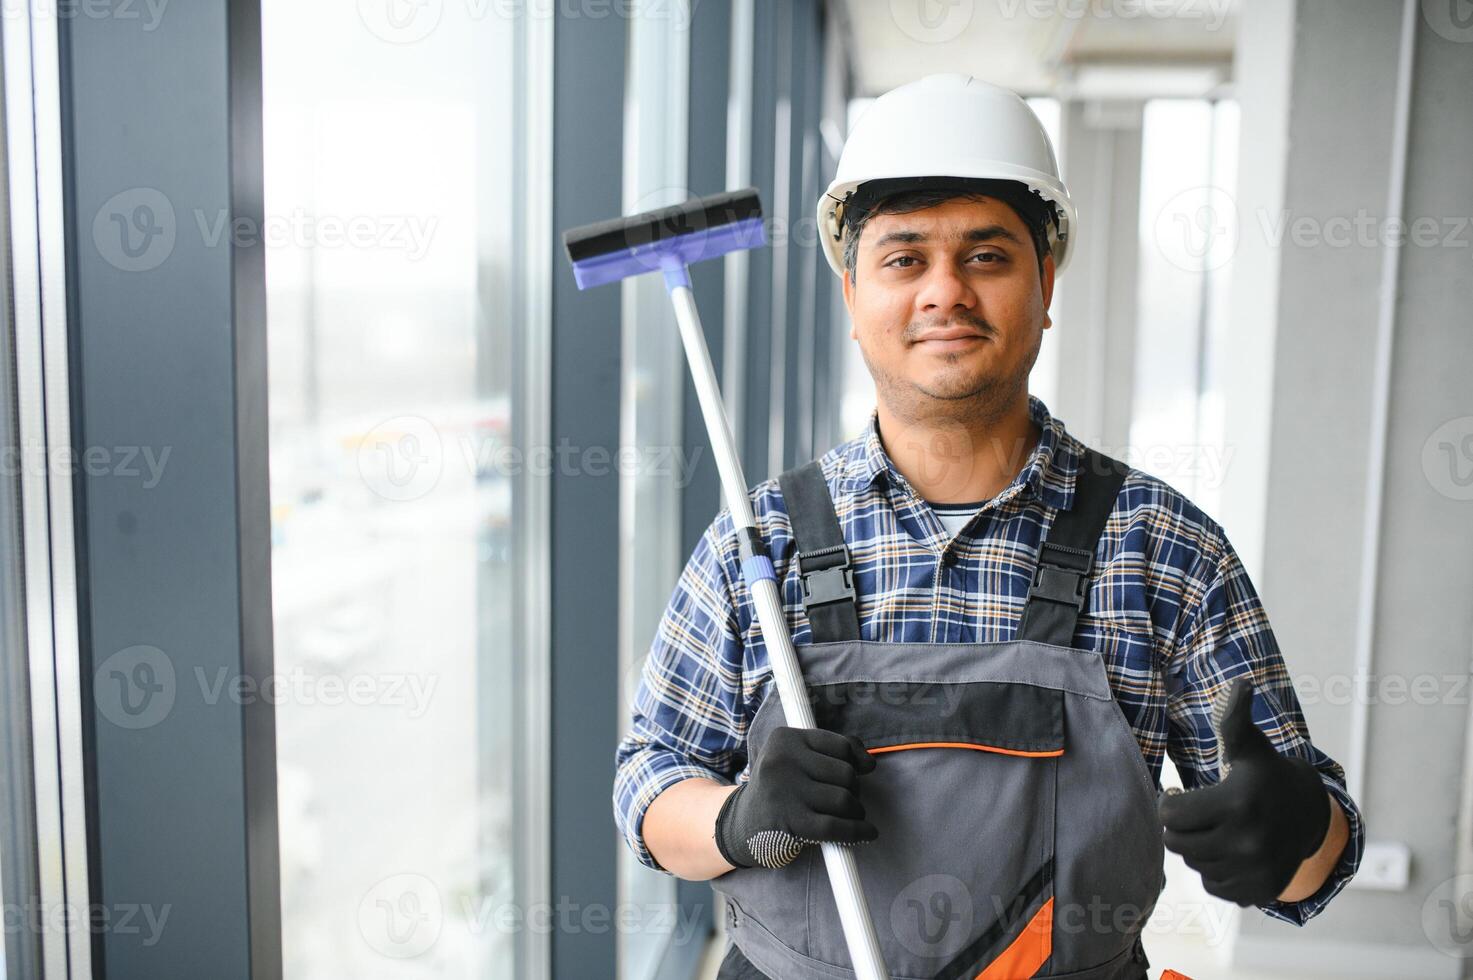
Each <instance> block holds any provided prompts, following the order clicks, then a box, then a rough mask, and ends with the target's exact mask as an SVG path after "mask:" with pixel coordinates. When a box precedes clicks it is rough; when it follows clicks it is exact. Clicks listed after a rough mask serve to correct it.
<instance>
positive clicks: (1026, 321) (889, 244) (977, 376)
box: [844, 197, 1054, 417]
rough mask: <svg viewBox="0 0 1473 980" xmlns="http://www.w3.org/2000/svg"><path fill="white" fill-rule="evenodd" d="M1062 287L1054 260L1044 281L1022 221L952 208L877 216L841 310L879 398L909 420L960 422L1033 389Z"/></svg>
mask: <svg viewBox="0 0 1473 980" xmlns="http://www.w3.org/2000/svg"><path fill="white" fill-rule="evenodd" d="M1053 286H1054V260H1053V257H1052V256H1049V257H1047V258H1045V259H1044V263H1043V270H1042V275H1041V276H1040V271H1039V265H1038V258H1037V255H1036V254H1035V252H1034V247H1033V239H1032V237H1031V236H1030V235H1029V234H1028V229H1027V227H1026V226H1025V225H1024V224H1023V221H1022V219H1021V218H1019V217H1018V214H1017V212H1015V211H1014V210H1013V209H1012V208H1011V207H1010V206H1008V205H1007V204H1004V203H1003V202H1001V201H998V200H996V199H994V198H990V197H989V198H953V199H952V200H949V201H945V202H943V203H941V204H938V205H936V206H934V207H930V208H926V209H925V210H922V211H912V212H910V213H907V214H879V215H875V216H874V217H872V218H870V220H869V221H868V222H867V223H866V224H865V226H864V229H863V231H862V233H861V235H860V239H859V249H858V259H857V262H856V267H855V277H854V278H851V277H849V276H848V275H846V276H845V277H844V302H845V304H846V305H847V306H848V307H849V314H850V317H851V319H852V320H853V327H852V329H851V330H850V336H851V337H853V338H854V339H855V340H857V341H859V346H860V350H861V351H862V352H863V354H864V359H865V362H866V363H867V364H868V365H869V369H870V373H871V374H872V375H874V378H875V384H876V387H877V388H878V391H879V394H880V397H881V399H883V400H885V401H886V402H887V404H889V405H890V407H891V408H892V409H893V410H895V411H897V412H902V413H905V414H907V415H911V416H952V417H955V416H961V415H968V414H973V413H975V412H977V411H979V410H980V411H983V412H986V411H987V410H988V409H996V408H1000V407H1003V406H1004V405H1006V404H1007V403H1008V402H1010V401H1011V400H1012V399H1013V398H1014V397H1016V395H1017V392H1018V391H1019V390H1026V385H1027V378H1028V372H1029V371H1030V370H1031V369H1032V367H1033V362H1034V361H1035V360H1036V359H1037V357H1038V347H1039V343H1040V342H1041V340H1042V337H1043V331H1044V330H1045V329H1047V328H1048V326H1049V325H1050V322H1051V321H1050V320H1049V317H1048V306H1049V301H1050V300H1051V299H1052V297H1053Z"/></svg>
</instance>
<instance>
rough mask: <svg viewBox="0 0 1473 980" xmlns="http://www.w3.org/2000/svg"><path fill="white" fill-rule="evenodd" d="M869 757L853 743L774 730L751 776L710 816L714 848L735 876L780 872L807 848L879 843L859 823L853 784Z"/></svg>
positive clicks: (874, 832) (872, 830)
mask: <svg viewBox="0 0 1473 980" xmlns="http://www.w3.org/2000/svg"><path fill="white" fill-rule="evenodd" d="M874 768H875V760H874V757H873V756H871V755H870V754H869V753H868V752H866V751H865V748H864V743H862V742H861V741H860V740H859V739H857V738H855V737H854V736H853V735H840V734H839V733H838V732H830V731H826V730H824V729H821V728H792V727H789V726H786V725H784V726H781V727H778V728H774V729H773V730H772V734H770V735H768V736H767V741H766V742H765V743H763V746H762V751H761V753H760V754H759V755H758V757H757V762H756V764H755V765H754V766H753V768H752V775H751V778H749V779H748V780H747V781H746V782H745V783H742V784H741V785H740V786H738V787H737V789H736V792H734V793H732V794H731V795H730V796H728V797H727V798H726V802H725V803H723V804H722V806H721V811H720V812H719V813H718V814H717V815H716V847H717V849H718V850H720V851H721V856H722V857H724V858H726V860H727V861H729V862H730V863H732V864H734V865H736V866H737V867H739V868H753V867H763V868H781V867H782V866H783V865H785V864H788V863H790V862H791V861H793V859H794V858H796V857H797V856H798V854H799V853H800V852H801V851H802V850H803V848H804V847H805V846H806V845H808V844H818V843H822V842H826V841H832V842H834V843H839V844H857V843H860V842H863V841H872V840H874V839H875V838H876V837H878V836H879V830H878V829H877V828H876V827H875V825H874V824H872V823H870V822H868V821H867V820H865V819H864V807H863V806H862V805H861V804H860V802H859V776H860V774H861V773H867V772H871V771H873V770H874Z"/></svg>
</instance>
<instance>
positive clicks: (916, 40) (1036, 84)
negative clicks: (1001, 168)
mask: <svg viewBox="0 0 1473 980" xmlns="http://www.w3.org/2000/svg"><path fill="white" fill-rule="evenodd" d="M1240 2H1241V0H840V3H839V4H838V5H837V12H838V13H839V14H840V15H841V19H842V20H843V21H844V25H843V26H844V29H845V32H846V34H847V35H848V37H849V38H850V39H851V43H852V52H851V54H852V56H853V59H854V66H855V82H856V85H857V87H858V91H857V93H856V94H857V95H858V96H860V97H866V96H875V95H879V94H881V93H882V92H885V91H887V90H889V89H891V88H894V87H895V86H897V85H901V84H903V83H905V82H909V81H913V80H915V79H917V78H920V77H921V76H923V75H928V74H931V73H933V72H953V71H954V72H964V73H966V74H969V75H976V76H977V77H979V78H982V79H984V80H986V81H989V82H994V83H996V84H998V85H1004V86H1006V87H1008V88H1011V89H1013V90H1015V91H1017V92H1019V93H1020V94H1022V95H1025V96H1029V95H1055V96H1065V97H1076V98H1144V97H1151V96H1172V95H1178V96H1201V95H1208V94H1222V93H1223V89H1224V88H1225V87H1226V86H1227V85H1228V84H1230V82H1231V75H1232V56H1233V46H1234V42H1235V40H1236V36H1237V24H1238V7H1239V3H1240Z"/></svg>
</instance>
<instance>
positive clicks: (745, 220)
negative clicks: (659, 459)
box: [563, 187, 889, 980]
mask: <svg viewBox="0 0 1473 980" xmlns="http://www.w3.org/2000/svg"><path fill="white" fill-rule="evenodd" d="M765 243H766V237H765V235H764V234H763V229H762V203H761V201H760V200H758V197H757V190H756V188H753V187H749V188H747V189H745V190H740V191H730V192H727V193H725V194H712V195H710V196H709V197H697V198H692V199H691V200H689V201H686V202H685V203H684V204H677V205H674V206H673V207H667V208H660V209H658V210H655V211H647V212H645V213H643V214H636V215H632V216H630V217H624V218H615V219H613V220H611V221H604V222H600V223H598V224H592V225H585V226H583V227H581V228H574V229H571V230H570V231H566V232H564V233H563V246H564V247H565V248H566V249H567V252H568V259H569V260H570V261H571V262H572V263H573V278H574V279H575V280H576V281H577V283H578V288H579V289H588V288H590V287H592V286H601V285H603V284H604V283H610V282H617V281H619V280H621V279H627V278H629V277H630V276H637V275H641V274H643V273H647V272H659V273H661V274H663V275H664V277H665V288H666V290H667V291H668V292H669V294H670V302H671V303H672V304H674V306H675V321H676V323H678V324H679V326H680V339H681V342H682V344H683V345H684V347H685V359H686V363H687V364H689V365H690V373H691V379H692V380H693V381H694V382H695V388H696V397H697V398H698V399H699V401H700V404H701V416H702V418H704V420H705V423H706V432H707V434H708V435H709V436H710V438H711V449H712V452H714V453H715V455H716V468H717V470H718V471H719V472H720V474H721V492H722V495H723V496H724V497H725V499H726V505H727V507H728V508H729V509H730V511H731V519H732V523H733V524H734V525H735V527H736V534H737V541H738V544H739V547H740V549H741V559H742V579H743V581H745V582H746V584H747V588H748V590H749V591H750V592H751V593H752V601H753V604H754V605H755V607H756V610H757V622H758V625H759V626H760V627H761V629H762V637H763V639H764V640H765V641H766V644H767V657H768V660H769V661H771V663H772V675H773V678H774V680H775V681H776V683H777V693H778V697H779V699H780V703H781V704H782V709H783V716H784V717H785V718H786V720H787V723H788V724H789V725H791V726H792V727H794V728H815V727H817V726H816V724H815V723H814V720H813V709H812V707H811V705H810V704H809V701H808V689H807V687H806V685H805V684H804V683H803V672H802V669H801V668H800V667H799V665H798V656H797V654H796V653H795V652H794V650H793V639H792V637H791V636H790V635H789V634H788V623H787V619H786V618H785V617H784V615H783V603H782V597H781V596H780V595H779V594H778V588H777V577H776V575H775V574H774V573H773V569H772V560H771V558H770V557H769V555H768V554H767V546H766V545H765V544H764V543H763V541H762V535H761V534H760V533H759V532H758V530H757V522H756V520H755V519H754V517H753V514H752V502H751V500H750V499H749V498H748V496H747V479H746V477H745V476H744V475H743V474H742V465H741V461H740V459H739V458H738V456H737V452H736V445H735V441H734V440H733V439H732V435H731V424H730V422H729V421H728V420H727V417H726V408H725V406H724V405H723V403H722V401H721V389H720V387H719V386H718V385H717V383H716V371H715V369H714V368H713V367H712V366H711V353H710V351H709V350H708V349H707V347H706V336H705V333H704V332H703V331H702V330H701V318H700V315H699V314H698V313H697V312H696V301H695V296H694V294H693V293H692V292H691V288H690V273H689V270H688V267H689V266H690V265H691V264H693V263H695V262H700V261H703V260H705V259H714V258H716V257H718V256H721V255H725V254H727V253H728V252H735V251H738V250H741V249H748V248H758V247H760V246H761V245H764V244H765ZM820 846H821V847H822V849H823V859H824V864H825V865H826V866H827V868H828V875H829V884H830V886H831V887H832V888H833V891H834V902H835V904H836V905H837V907H838V910H839V920H840V922H841V924H842V925H843V928H844V941H845V943H846V945H847V946H848V948H849V958H850V960H852V961H853V963H854V972H855V974H856V975H857V976H859V977H860V980H887V978H888V976H889V974H888V973H887V972H886V970H885V963H884V959H883V958H882V957H881V955H880V942H879V938H878V937H877V936H876V935H875V927H874V923H873V921H871V919H870V915H869V906H868V905H867V904H866V903H865V900H864V890H863V888H862V887H861V884H860V880H859V870H858V866H857V865H856V863H855V859H854V852H853V850H851V849H850V848H847V847H844V846H843V845H841V844H836V843H826V844H822V845H820Z"/></svg>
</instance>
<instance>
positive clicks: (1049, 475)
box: [838, 395, 1080, 510]
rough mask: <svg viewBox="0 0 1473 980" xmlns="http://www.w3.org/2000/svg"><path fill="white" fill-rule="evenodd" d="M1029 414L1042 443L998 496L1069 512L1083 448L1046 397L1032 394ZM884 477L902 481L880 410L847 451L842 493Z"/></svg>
mask: <svg viewBox="0 0 1473 980" xmlns="http://www.w3.org/2000/svg"><path fill="white" fill-rule="evenodd" d="M1028 415H1029V417H1030V418H1031V419H1032V420H1033V421H1034V422H1035V423H1037V425H1038V427H1039V429H1040V430H1041V433H1042V434H1041V435H1040V436H1039V439H1038V445H1037V446H1035V447H1034V448H1033V452H1032V453H1030V454H1029V456H1028V462H1027V463H1025V464H1024V466H1023V468H1022V469H1021V470H1019V471H1018V474H1017V475H1016V476H1015V477H1013V480H1012V482H1011V483H1009V484H1008V486H1007V488H1006V489H1004V490H1003V491H1002V492H1001V493H1000V494H998V495H997V497H996V498H995V499H997V500H999V501H1002V500H1008V499H1011V498H1012V497H1014V496H1016V495H1018V494H1026V495H1032V496H1035V497H1037V498H1038V499H1040V500H1042V501H1043V502H1044V503H1045V504H1047V505H1048V506H1050V507H1055V508H1058V509H1059V510H1068V509H1069V508H1070V507H1071V506H1073V504H1074V479H1075V475H1076V473H1077V472H1078V470H1079V460H1080V447H1079V445H1078V442H1077V440H1075V439H1074V437H1073V436H1071V435H1070V434H1069V433H1068V431H1067V430H1066V429H1065V428H1064V423H1063V422H1061V421H1059V420H1058V419H1056V418H1054V417H1053V416H1052V415H1051V414H1050V413H1049V410H1048V408H1047V406H1045V405H1044V403H1043V401H1042V400H1041V399H1039V398H1037V397H1035V396H1033V395H1029V396H1028ZM881 475H884V476H886V478H887V479H890V480H891V481H892V483H895V484H896V485H898V484H899V481H900V480H901V479H903V478H902V477H901V475H900V471H899V470H897V469H896V468H895V464H894V462H893V461H892V460H891V459H890V456H889V454H888V453H886V452H885V446H884V444H883V443H882V442H881V441H880V422H879V412H878V411H877V410H876V411H873V412H871V413H870V418H869V424H868V425H866V426H865V430H864V432H863V433H862V434H860V435H859V436H858V437H857V438H855V439H854V440H853V442H852V443H851V445H850V448H849V450H848V452H847V453H846V454H845V468H844V473H843V474H842V476H841V477H840V479H839V486H838V490H839V492H840V493H842V494H846V495H853V494H857V493H861V492H863V491H864V490H866V489H868V488H869V487H870V486H872V485H874V483H875V481H876V480H877V479H879V477H880V476H881Z"/></svg>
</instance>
